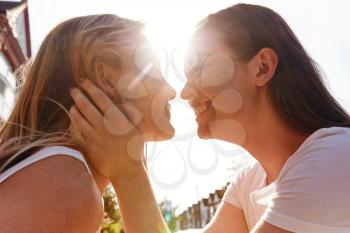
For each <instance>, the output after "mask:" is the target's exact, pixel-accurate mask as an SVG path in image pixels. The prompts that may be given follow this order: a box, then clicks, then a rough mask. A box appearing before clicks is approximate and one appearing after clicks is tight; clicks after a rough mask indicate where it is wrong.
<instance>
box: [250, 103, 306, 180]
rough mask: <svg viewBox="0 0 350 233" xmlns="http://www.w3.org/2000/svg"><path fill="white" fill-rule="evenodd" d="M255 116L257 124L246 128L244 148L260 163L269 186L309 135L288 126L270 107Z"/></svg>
mask: <svg viewBox="0 0 350 233" xmlns="http://www.w3.org/2000/svg"><path fill="white" fill-rule="evenodd" d="M257 115H258V116H259V119H256V121H255V122H257V123H256V124H254V125H251V126H248V127H246V131H247V138H246V142H245V144H244V148H245V149H246V150H247V151H248V152H249V153H250V154H251V155H252V156H253V157H255V159H257V160H258V161H259V162H260V164H261V165H262V167H263V168H264V170H265V172H266V175H267V183H268V184H269V183H271V182H273V181H274V180H276V179H277V177H278V175H279V173H280V171H281V169H282V167H283V166H284V164H285V162H286V161H287V159H288V158H289V157H290V156H292V155H293V154H294V152H295V151H296V150H297V149H298V148H299V147H300V146H301V144H302V143H303V142H304V141H305V139H306V138H307V137H308V136H309V135H310V134H306V133H303V132H300V131H298V130H296V129H294V128H293V127H291V126H289V125H288V124H287V123H286V122H285V121H284V120H282V119H281V117H280V115H279V114H278V113H277V112H276V111H275V110H274V109H273V108H272V107H271V108H270V109H267V111H265V112H262V114H257Z"/></svg>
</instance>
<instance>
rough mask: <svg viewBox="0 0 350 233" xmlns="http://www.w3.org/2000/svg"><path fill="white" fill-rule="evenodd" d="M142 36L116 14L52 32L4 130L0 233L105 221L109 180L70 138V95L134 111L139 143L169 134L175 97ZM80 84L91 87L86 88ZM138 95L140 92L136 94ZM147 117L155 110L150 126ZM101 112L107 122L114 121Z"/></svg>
mask: <svg viewBox="0 0 350 233" xmlns="http://www.w3.org/2000/svg"><path fill="white" fill-rule="evenodd" d="M142 28H143V25H142V24H141V23H139V22H135V21H132V20H128V19H124V18H120V17H118V16H115V15H92V16H84V17H78V18H73V19H70V20H67V21H65V22H63V23H61V24H60V25H58V26H57V27H55V28H54V29H53V30H52V31H51V32H50V33H49V34H48V35H47V37H46V38H45V40H44V42H43V43H42V45H41V47H40V49H39V52H38V53H37V55H36V57H35V59H34V60H33V61H32V62H31V63H29V62H28V63H27V64H26V65H25V66H24V67H23V68H22V72H21V81H22V82H21V84H20V88H19V94H18V96H17V100H16V103H15V106H14V108H13V111H12V113H11V115H10V117H9V119H8V121H6V122H4V124H3V125H2V127H1V131H0V142H1V146H0V209H1V211H0V232H1V233H18V232H23V233H34V232H35V233H40V232H57V233H58V232H69V233H95V232H98V229H99V227H100V224H101V221H102V218H103V213H104V211H103V202H102V196H101V195H102V193H103V192H104V189H105V187H106V185H107V184H108V183H109V180H108V179H107V178H106V177H105V176H103V175H101V174H100V173H99V172H98V171H97V170H95V168H94V166H92V165H91V163H90V162H89V161H88V160H86V159H85V157H84V153H83V151H84V143H83V141H84V137H82V135H79V134H74V133H73V132H74V130H73V129H74V125H72V124H71V119H70V117H69V114H68V110H69V109H70V108H71V106H72V105H73V100H72V98H71V96H70V90H71V89H72V88H73V87H76V89H75V91H73V92H74V93H75V94H77V95H79V92H81V93H82V92H85V89H86V85H88V84H89V83H91V84H92V83H94V84H96V85H97V86H98V87H99V88H101V89H102V90H104V93H107V94H108V96H109V97H110V99H112V100H113V103H114V104H119V106H121V108H122V109H124V110H126V111H128V110H129V111H131V112H132V113H133V114H134V113H135V112H137V114H138V119H141V118H142V125H141V124H140V130H142V131H143V132H144V134H143V135H145V137H141V138H140V140H164V139H169V138H170V137H172V136H173V134H174V129H173V128H172V126H171V124H170V122H169V117H170V113H169V107H168V101H169V100H170V99H172V98H173V97H174V95H175V93H174V90H173V89H172V88H171V87H170V86H169V85H168V84H167V83H166V82H165V80H164V79H163V76H162V74H161V72H160V69H159V63H158V62H157V59H156V58H155V57H153V56H150V55H149V53H151V52H152V51H151V50H150V49H148V48H149V47H150V46H149V43H148V41H147V39H146V38H145V37H144V35H143V32H142ZM140 48H141V49H140ZM135 54H136V55H135ZM135 56H136V57H135ZM135 60H137V64H136V63H135ZM81 77H84V79H85V80H87V81H85V82H84V83H83V84H82V83H81V81H82V78H81ZM117 79H118V80H123V81H122V82H119V83H117V82H116V80H117ZM140 88H141V89H142V90H143V93H144V94H143V95H137V96H135V95H134V94H133V93H134V92H137V93H140V92H139V89H140ZM79 90H80V91H79ZM121 93H122V94H121ZM95 94H97V95H99V93H98V92H96V93H95ZM82 99H84V98H83V97H82ZM151 105H152V107H151ZM150 109H153V110H154V111H156V112H157V122H156V123H155V122H154V121H152V120H151V118H152V117H151V115H152V113H151V111H150ZM101 110H103V111H104V112H103V113H104V114H106V113H108V114H109V117H114V116H115V114H116V112H115V111H113V109H110V110H108V109H101ZM99 113H100V112H99V111H95V112H91V113H90V114H91V115H90V117H94V116H96V114H99ZM94 114H95V115H94ZM134 115H135V114H134ZM109 120H110V119H108V118H106V119H105V121H104V123H105V124H104V127H106V128H108V127H109ZM134 120H137V119H136V118H135V119H134ZM134 123H135V124H136V123H137V122H136V121H134ZM113 127H114V126H113V125H111V127H110V128H109V130H110V132H114V131H113V130H115V128H113ZM123 127H124V130H125V132H127V131H128V128H125V126H123ZM117 130H118V129H117ZM71 135H76V136H77V137H74V138H73V137H71ZM83 136H84V135H83ZM96 143H98V142H97V141H96ZM136 149H137V148H136ZM117 152H118V151H116V153H117ZM140 159H141V161H142V158H140ZM116 169H117V168H116ZM130 182H132V180H131V181H130ZM141 217H142V216H141ZM139 218H140V216H139ZM125 222H126V223H127V222H128V218H125ZM159 224H160V225H159ZM159 224H158V223H157V224H155V225H159V226H160V227H162V226H163V225H165V224H164V223H163V222H160V223H159Z"/></svg>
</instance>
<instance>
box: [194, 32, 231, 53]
mask: <svg viewBox="0 0 350 233" xmlns="http://www.w3.org/2000/svg"><path fill="white" fill-rule="evenodd" d="M190 47H191V48H194V49H197V50H198V51H199V52H201V53H203V54H209V53H213V52H220V53H222V52H229V51H230V49H229V47H228V46H227V43H226V42H225V39H224V36H223V34H222V33H220V32H218V31H215V30H210V29H200V30H198V31H196V33H195V34H194V35H193V36H192V38H191V41H190Z"/></svg>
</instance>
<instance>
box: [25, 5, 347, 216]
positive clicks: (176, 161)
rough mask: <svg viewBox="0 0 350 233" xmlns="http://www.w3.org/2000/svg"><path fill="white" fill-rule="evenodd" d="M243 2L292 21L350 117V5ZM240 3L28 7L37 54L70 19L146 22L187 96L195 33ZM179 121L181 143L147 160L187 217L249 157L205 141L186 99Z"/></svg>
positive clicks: (156, 147) (162, 147) (177, 111)
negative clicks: (188, 56) (189, 44)
mask: <svg viewBox="0 0 350 233" xmlns="http://www.w3.org/2000/svg"><path fill="white" fill-rule="evenodd" d="M239 2H241V1H239ZM244 2H246V3H255V4H260V5H265V6H268V7H270V8H272V9H274V10H275V11H277V12H278V13H279V14H281V15H282V16H283V17H284V18H285V19H286V20H287V22H288V23H289V25H290V26H291V28H292V29H293V30H294V32H295V33H296V34H297V36H298V37H299V39H300V40H301V42H302V44H303V45H304V47H305V48H306V50H307V51H308V52H309V54H310V55H311V56H312V57H313V58H314V59H315V60H316V61H317V62H318V63H319V64H320V66H321V67H322V69H323V70H324V72H325V74H326V76H327V83H328V85H329V88H330V89H331V91H332V93H333V94H334V95H335V97H336V99H338V100H339V101H340V102H341V103H342V104H343V105H344V106H345V107H346V109H347V110H348V111H350V59H349V56H350V45H349V41H350V27H347V26H346V25H347V24H348V22H350V14H349V12H348V9H350V2H349V1H347V0H332V1H329V0H327V1H326V0H317V1H304V0H294V1H280V0H265V1H244ZM235 3H238V1H227V0H215V1H209V0H198V1H196V0H177V1H169V0H148V1H142V0H139V1H136V0H120V1H115V0H103V1H102V0H100V1H98V0H74V1H72V0H50V1H39V0H29V11H30V12H29V13H30V24H31V38H32V47H33V51H34V53H35V52H36V51H37V49H38V47H39V46H40V43H41V41H42V40H43V38H44V37H45V35H46V34H47V33H48V32H49V30H50V29H52V28H53V27H54V26H55V25H57V23H59V22H61V21H63V20H65V19H68V18H70V17H74V16H79V15H86V14H98V13H113V14H117V15H120V16H123V17H127V18H132V19H141V20H142V21H144V22H145V23H146V24H147V25H148V27H147V31H148V34H149V35H151V36H152V38H153V39H154V40H155V41H156V43H157V44H158V45H159V46H160V47H162V48H164V49H165V50H166V51H167V55H166V56H162V59H163V62H164V61H166V60H167V59H170V55H171V54H174V60H175V64H176V65H177V68H175V69H172V68H170V69H169V70H168V72H169V74H168V76H167V79H168V81H169V82H170V83H171V84H172V85H173V86H174V87H175V89H176V90H177V91H180V90H181V88H182V86H183V84H184V83H183V77H182V75H181V74H182V72H183V71H182V67H181V54H182V50H181V48H182V47H183V46H184V44H185V42H186V40H187V39H188V37H189V35H190V33H191V31H192V29H193V26H194V25H195V24H196V23H197V22H198V21H199V20H200V19H201V18H203V17H205V16H206V15H207V14H209V13H211V12H215V11H218V10H220V9H222V8H225V7H227V6H230V5H233V4H235ZM176 72H179V73H180V75H179V74H177V73H176ZM67 94H68V93H67ZM172 122H173V124H174V126H175V129H176V132H177V135H178V136H177V137H175V138H174V139H173V140H171V141H168V142H162V143H157V144H154V143H150V144H149V145H148V155H149V158H148V160H149V169H150V174H151V179H152V183H153V186H154V189H155V193H156V196H157V198H158V200H162V199H164V198H167V199H170V200H172V201H173V203H174V204H175V205H179V210H180V211H181V210H182V209H183V208H186V207H187V206H189V205H191V204H192V203H194V202H195V201H196V200H197V199H198V198H202V197H205V196H206V195H207V194H208V192H211V191H214V190H215V189H216V188H220V187H222V186H223V185H225V184H226V182H227V181H228V176H229V175H232V174H233V171H232V170H230V169H229V168H230V167H237V166H239V164H242V163H245V161H246V160H247V156H242V154H243V153H242V151H241V150H239V149H238V148H237V147H235V146H232V145H229V144H227V143H222V142H217V141H203V140H200V139H198V137H196V136H195V132H196V124H195V118H194V114H193V112H192V111H191V110H190V109H189V107H188V105H186V104H185V103H184V102H181V101H180V99H178V100H176V101H174V103H173V105H172Z"/></svg>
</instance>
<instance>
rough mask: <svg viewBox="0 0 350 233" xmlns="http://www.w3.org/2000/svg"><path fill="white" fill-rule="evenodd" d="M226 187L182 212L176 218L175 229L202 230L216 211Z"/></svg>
mask: <svg viewBox="0 0 350 233" xmlns="http://www.w3.org/2000/svg"><path fill="white" fill-rule="evenodd" d="M227 185H228V184H227ZM227 185H226V186H225V187H223V188H222V189H219V190H215V192H213V193H210V194H209V196H208V197H207V198H204V199H201V200H199V201H198V202H197V203H195V204H193V205H192V206H191V207H189V208H187V210H185V211H184V212H182V213H181V214H180V215H179V216H178V220H177V229H178V230H186V229H200V228H204V227H205V226H206V225H207V224H208V223H209V221H210V219H212V217H213V216H214V214H215V212H216V210H217V209H218V207H219V205H220V202H221V200H222V198H223V196H224V193H225V191H226V189H227Z"/></svg>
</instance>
